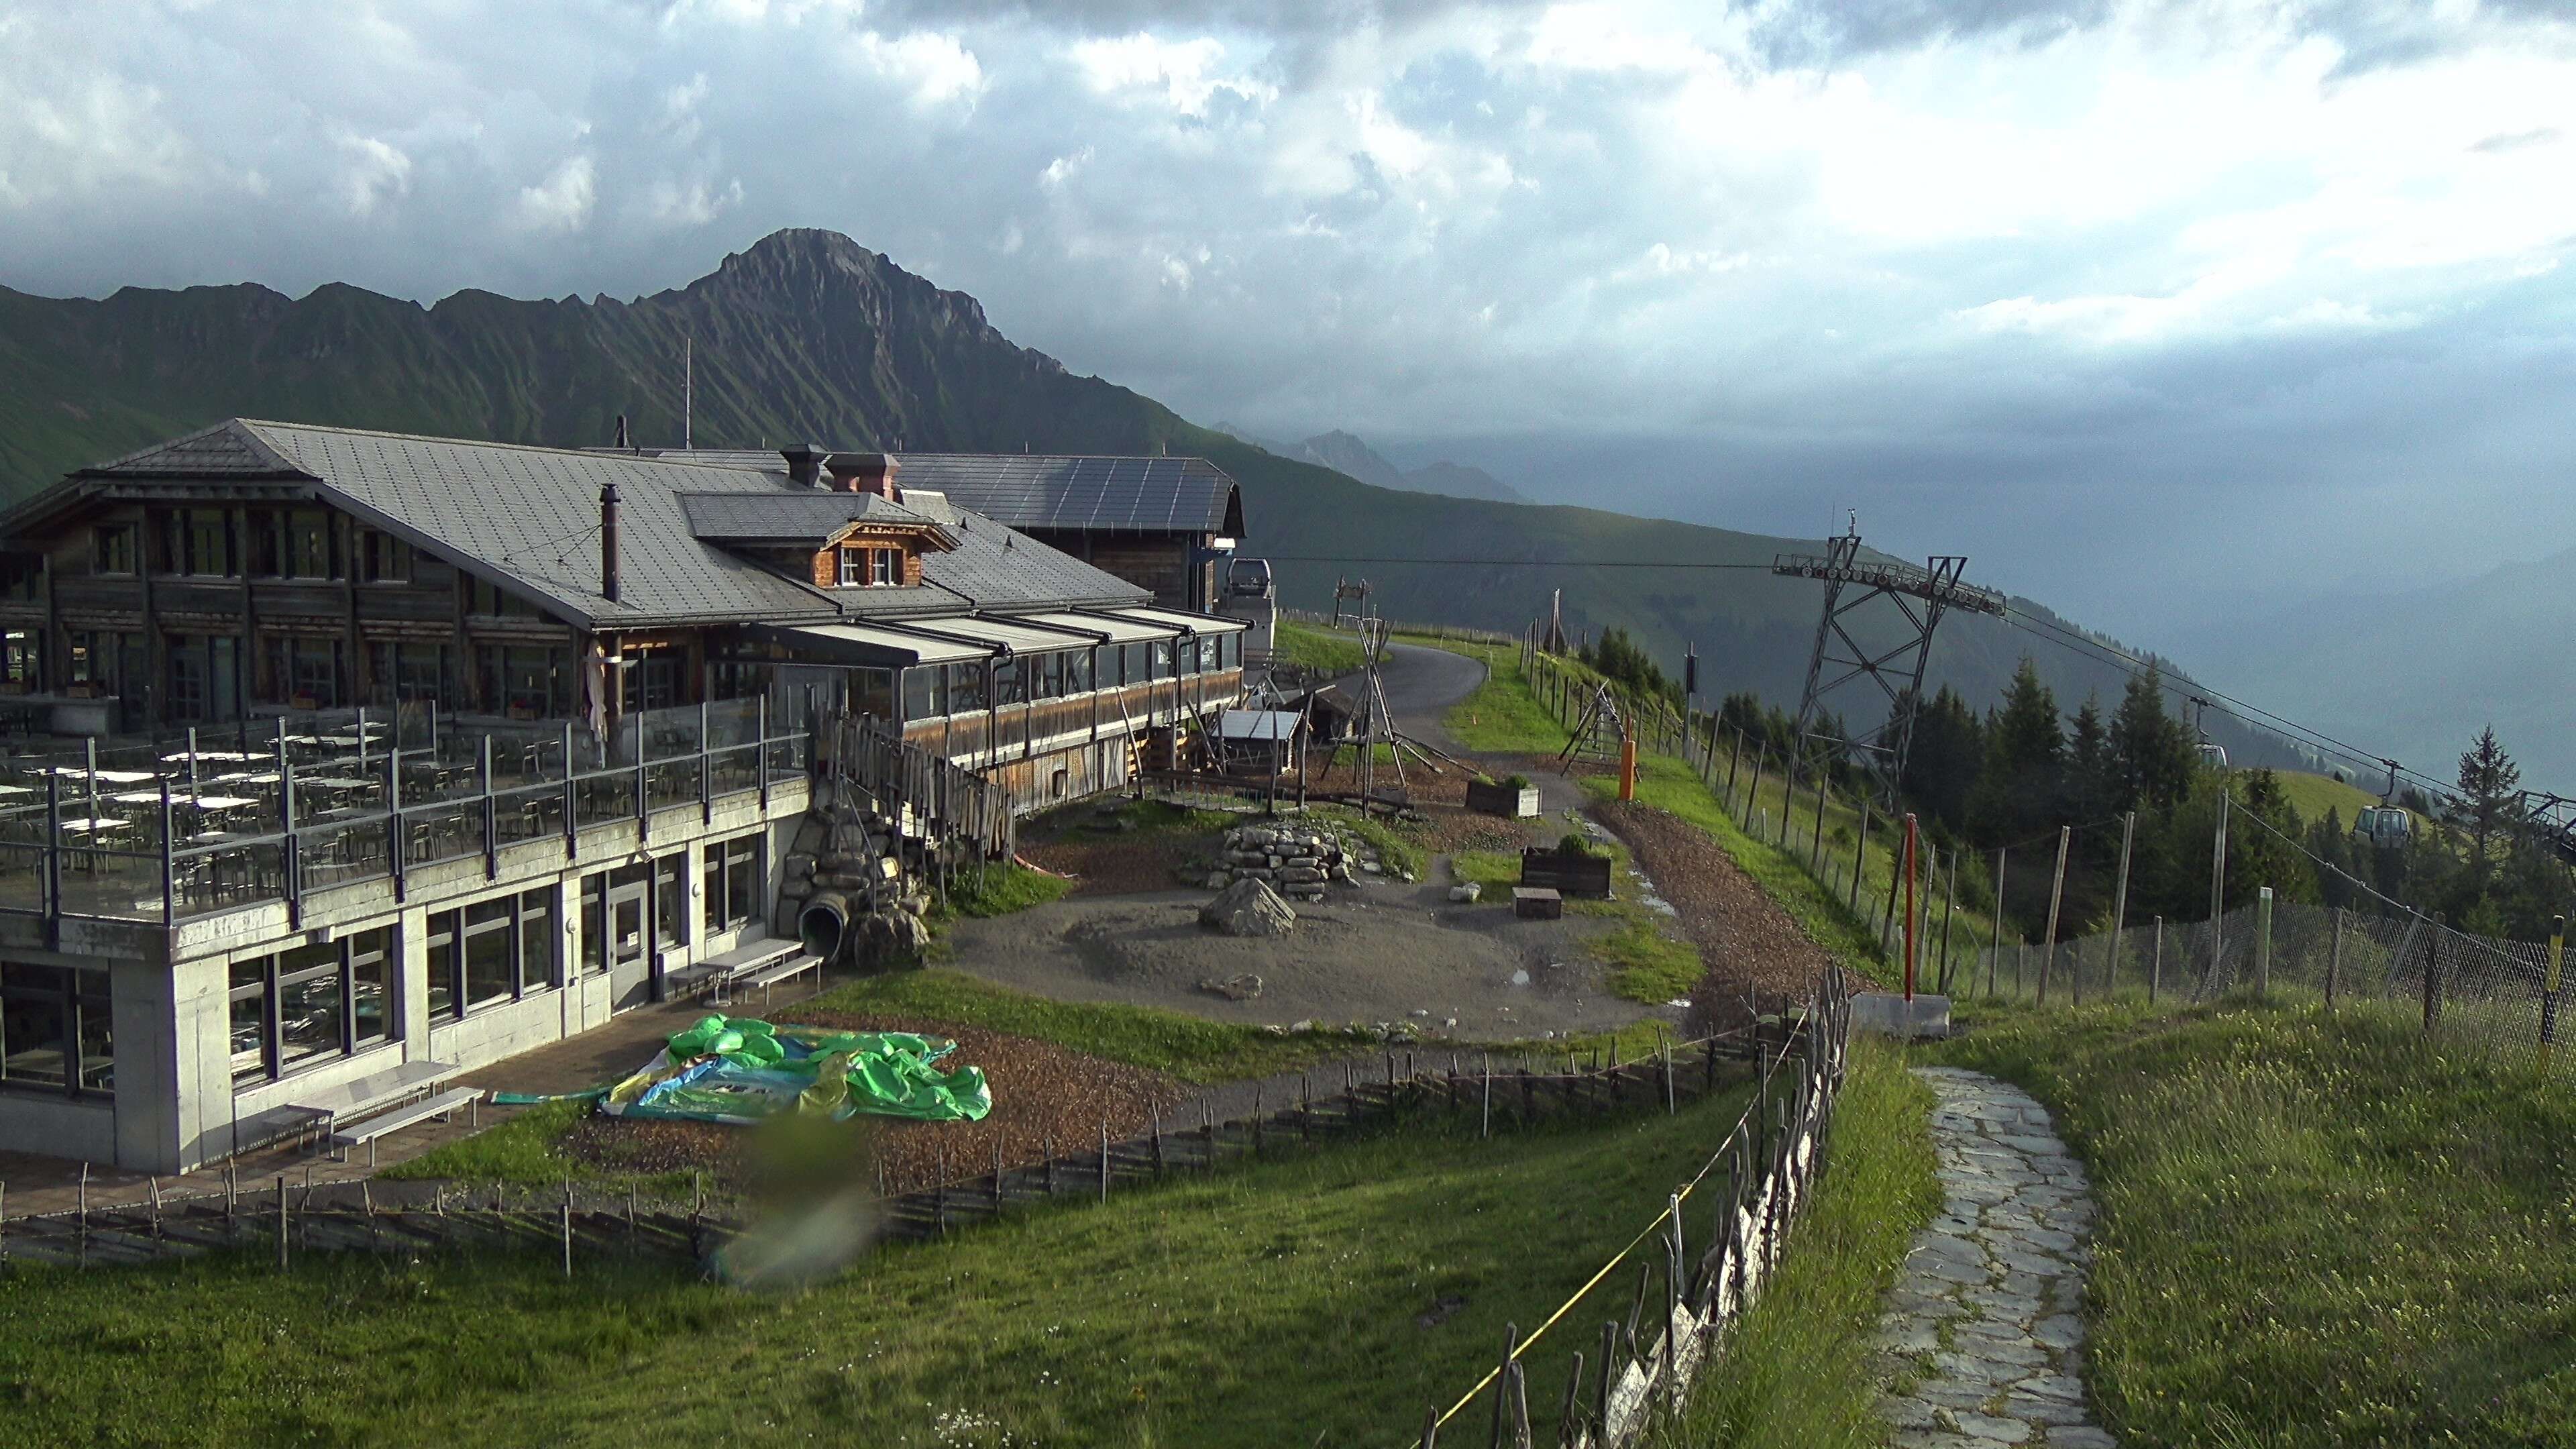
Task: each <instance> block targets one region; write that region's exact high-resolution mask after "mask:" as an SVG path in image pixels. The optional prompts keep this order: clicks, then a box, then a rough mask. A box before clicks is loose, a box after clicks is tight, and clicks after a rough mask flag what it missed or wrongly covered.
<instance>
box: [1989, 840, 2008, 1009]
mask: <svg viewBox="0 0 2576 1449" xmlns="http://www.w3.org/2000/svg"><path fill="white" fill-rule="evenodd" d="M2004 860H2005V852H2004V851H2003V850H1997V851H1996V852H1995V929H1994V934H1993V935H1991V936H1989V937H1987V938H1986V939H1987V949H1988V950H1989V951H1991V952H1992V953H1993V954H1992V955H1989V956H1988V957H1987V958H1986V996H1987V997H1988V998H1989V999H1992V998H1993V996H1994V994H1995V976H1996V975H1997V973H1998V972H1999V970H2000V968H2001V967H2002V965H2003V956H2004Z"/></svg>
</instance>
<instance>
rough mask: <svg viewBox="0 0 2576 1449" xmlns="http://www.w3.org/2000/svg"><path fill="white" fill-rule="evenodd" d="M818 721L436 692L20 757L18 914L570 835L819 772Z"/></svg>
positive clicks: (445, 856) (224, 906)
mask: <svg viewBox="0 0 2576 1449" xmlns="http://www.w3.org/2000/svg"><path fill="white" fill-rule="evenodd" d="M811 758H812V749H811V735H810V732H809V731H808V730H807V729H806V728H804V727H802V724H801V722H800V725H799V727H798V728H794V729H787V728H783V727H782V726H781V725H780V724H779V723H778V722H777V721H774V720H773V719H772V718H771V717H770V708H769V700H768V698H767V697H766V696H762V697H756V698H752V699H738V700H726V701H722V702H718V703H710V704H704V705H690V706H682V707H680V708H675V709H664V710H654V711H646V712H642V713H638V714H633V715H628V716H624V717H622V718H620V719H618V720H617V721H616V722H615V723H614V726H613V727H612V728H611V730H610V731H609V734H608V737H607V738H606V739H604V740H603V739H601V738H600V737H599V736H598V735H595V734H593V733H592V732H591V731H590V729H589V728H588V726H587V725H586V724H581V723H576V722H573V721H569V720H556V721H540V722H528V721H497V720H492V721H487V720H481V719H477V720H473V721H458V720H451V719H445V718H442V717H441V716H440V714H439V712H438V711H437V709H436V707H435V705H433V704H422V705H413V706H404V707H403V708H401V709H399V710H375V711H369V710H365V709H358V710H332V711H319V712H294V713H287V714H280V715H277V716H275V717H273V718H267V719H262V720H259V721H256V722H252V723H245V724H241V725H227V726H224V727H221V728H220V729H194V730H189V731H187V732H185V733H184V734H182V735H179V736H175V737H162V738H156V739H148V740H118V741H97V740H90V741H80V742H71V741H63V742H48V743H39V744H37V745H35V746H33V747H31V748H26V749H21V750H18V751H15V752H13V753H11V754H9V755H8V756H7V757H5V758H0V916H15V917H37V918H41V919H42V920H44V921H45V922H47V923H48V929H49V932H50V931H52V930H54V929H56V928H57V927H58V923H60V922H61V921H63V920H65V919H93V920H108V921H127V922H143V923H153V922H157V923H159V924H160V925H161V926H163V927H165V928H168V927H175V926H177V925H178V924H179V923H181V922H183V921H189V920H194V919H198V918H201V917H206V916H212V915H217V914H221V913H223V912H227V911H234V910H240V909H245V908H249V907H254V906H266V905H274V904H277V903H281V902H282V903H284V905H285V907H286V916H287V924H288V925H289V926H290V927H291V926H294V925H295V924H296V923H297V922H298V921H299V920H300V918H301V916H302V913H303V910H304V907H305V903H306V901H307V899H308V897H311V896H313V895H315V894H317V893H320V892H325V891H330V890H333V889H336V888H338V887H341V886H346V885H352V884H356V883H359V882H372V881H387V880H390V881H391V882H392V883H393V888H394V890H395V893H396V896H397V898H399V897H400V893H401V891H402V887H403V882H404V878H405V876H406V875H407V874H408V873H410V872H411V871H413V870H416V869H419V868H421V867H426V866H433V865H444V864H447V863H450V862H456V861H462V860H468V859H476V858H479V859H481V860H482V861H484V863H485V865H486V868H487V873H488V875H489V877H490V878H492V879H499V878H501V875H502V853H503V852H504V851H507V850H509V849H510V848H511V847H512V846H515V845H520V844H524V843H529V842H535V841H553V842H559V843H560V844H561V845H562V846H563V848H564V850H565V851H566V853H567V854H568V855H570V856H574V857H578V856H579V854H580V853H581V839H582V836H583V835H584V833H585V832H588V831H591V830H594V829H601V828H605V827H609V826H615V825H631V826H633V827H634V828H635V829H637V830H638V831H639V832H646V833H649V831H650V829H651V819H652V815H653V812H655V811H660V810H670V809H674V808H678V807H682V806H687V805H692V804H694V805H697V806H698V807H700V810H701V812H702V818H704V819H707V820H712V819H713V818H714V812H715V807H716V804H717V802H719V801H722V800H728V799H733V798H735V797H741V796H747V795H756V796H757V798H758V800H759V803H760V804H761V806H762V807H763V808H766V806H767V804H768V800H769V793H770V791H771V789H772V788H773V786H774V785H777V784H780V783H784V782H797V783H800V784H801V782H802V780H803V778H804V774H805V771H806V770H807V768H808V765H809V762H810V760H811Z"/></svg>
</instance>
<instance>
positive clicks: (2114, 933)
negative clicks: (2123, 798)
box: [2102, 810, 2138, 1001]
mask: <svg viewBox="0 0 2576 1449" xmlns="http://www.w3.org/2000/svg"><path fill="white" fill-rule="evenodd" d="M2137 836H2138V812H2137V811H2135V810H2132V811H2130V812H2128V813H2127V814H2125V815H2122V816H2121V817H2120V876H2119V879H2118V881H2117V883H2115V884H2114V885H2113V886H2112V887H2111V949H2110V950H2108V951H2106V952H2104V953H2103V957H2104V959H2103V966H2102V999H2103V1000H2104V1001H2108V1000H2110V999H2111V995H2112V993H2113V992H2116V991H2118V990H2119V989H2120V946H2121V936H2122V933H2124V932H2125V931H2127V930H2128V928H2129V847H2130V846H2131V845H2132V844H2133V843H2134V842H2135V841H2136V840H2137Z"/></svg>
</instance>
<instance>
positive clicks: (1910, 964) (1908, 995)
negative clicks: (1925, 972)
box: [1905, 812, 1915, 1001]
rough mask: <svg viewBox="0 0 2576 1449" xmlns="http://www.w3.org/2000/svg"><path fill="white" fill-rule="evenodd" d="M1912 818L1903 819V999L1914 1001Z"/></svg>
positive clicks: (1910, 816) (1911, 816) (1909, 814)
mask: <svg viewBox="0 0 2576 1449" xmlns="http://www.w3.org/2000/svg"><path fill="white" fill-rule="evenodd" d="M1914 945H1915V942H1914V816H1913V814H1912V813H1911V812H1908V813H1907V815H1906V817H1905V999H1906V1000H1908V1001H1912V1000H1913V999H1914Z"/></svg>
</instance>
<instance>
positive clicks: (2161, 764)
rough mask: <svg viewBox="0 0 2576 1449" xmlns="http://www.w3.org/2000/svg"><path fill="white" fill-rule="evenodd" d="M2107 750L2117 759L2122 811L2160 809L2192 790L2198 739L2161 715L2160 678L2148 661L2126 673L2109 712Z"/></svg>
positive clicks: (2162, 707)
mask: <svg viewBox="0 0 2576 1449" xmlns="http://www.w3.org/2000/svg"><path fill="white" fill-rule="evenodd" d="M2111 752H2112V754H2113V755H2114V756H2115V757H2116V759H2117V762H2118V769H2119V775H2120V785H2121V793H2120V795H2119V798H2118V804H2119V806H2120V808H2121V809H2123V810H2134V809H2141V808H2143V809H2161V808H2163V807H2165V806H2169V805H2173V804H2176V803H2177V802H2179V801H2180V800H2181V799H2182V798H2183V797H2184V796H2186V795H2188V794H2190V793H2191V779H2192V773H2193V771H2194V770H2196V769H2197V768H2198V767H2199V763H2200V758H2199V757H2200V751H2199V746H2198V742H2197V741H2194V740H2193V739H2191V738H2190V737H2189V735H2188V732H2187V731H2185V730H2184V728H2183V725H2182V721H2180V720H2178V719H2175V718H2174V717H2173V716H2172V715H2169V714H2167V713H2165V689H2164V676H2163V675H2162V674H2161V673H2159V672H2158V671H2157V669H2156V667H2155V666H2154V665H2152V664H2150V665H2148V666H2147V670H2146V672H2145V673H2143V674H2136V675H2132V676H2130V678H2129V686H2128V688H2127V689H2126V690H2125V691H2124V692H2122V694H2121V696H2120V708H2119V709H2118V711H2117V712H2115V713H2114V714H2113V715H2112V716H2111Z"/></svg>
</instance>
